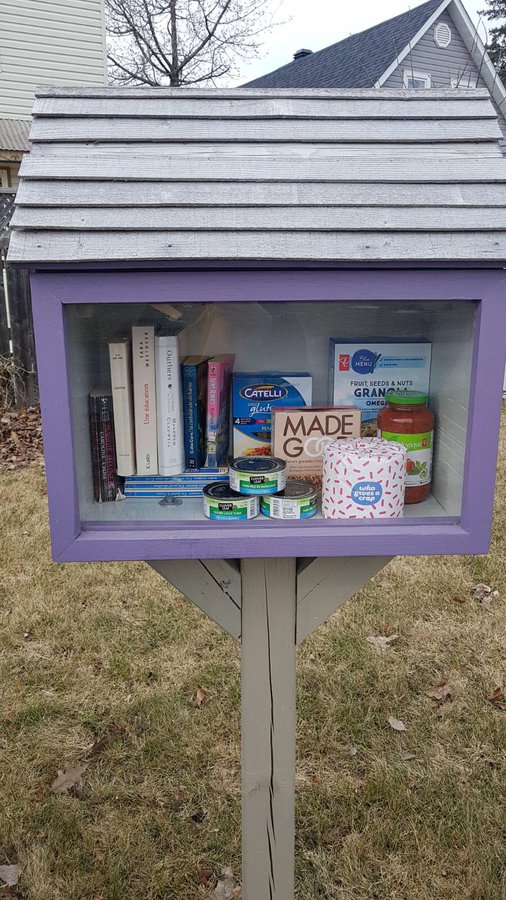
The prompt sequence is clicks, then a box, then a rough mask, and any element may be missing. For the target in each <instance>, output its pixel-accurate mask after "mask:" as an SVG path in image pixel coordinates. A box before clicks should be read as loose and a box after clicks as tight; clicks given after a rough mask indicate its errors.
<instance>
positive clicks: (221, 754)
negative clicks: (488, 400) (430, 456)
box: [0, 441, 506, 900]
mask: <svg viewBox="0 0 506 900" xmlns="http://www.w3.org/2000/svg"><path fill="white" fill-rule="evenodd" d="M503 443H504V444H506V441H504V442H503ZM505 453H506V446H503V451H502V461H501V463H500V466H499V479H498V492H497V507H496V516H495V532H494V539H493V545H492V549H491V552H490V554H489V556H487V557H480V558H467V557H466V558H432V559H427V558H419V559H405V560H397V561H395V562H394V563H392V564H391V565H390V566H388V568H387V569H386V570H385V571H384V573H383V574H381V575H380V576H379V577H377V578H376V579H375V581H374V582H373V583H371V584H370V585H369V586H368V587H367V588H366V589H365V590H364V591H362V592H361V593H360V594H359V595H357V596H356V597H355V598H354V599H353V600H352V601H350V603H349V604H348V605H347V606H346V607H345V608H344V609H343V610H341V611H340V612H339V613H338V614H337V615H335V616H334V617H333V618H332V620H331V621H330V622H329V623H328V624H327V625H325V626H324V627H323V628H321V629H320V630H319V632H318V633H317V634H316V635H314V636H313V637H312V638H311V639H309V640H307V641H306V642H305V643H304V644H303V646H302V647H301V649H300V651H299V725H298V776H297V777H298V794H297V884H298V892H297V898H298V900H316V898H318V900H351V898H353V900H355V898H357V900H373V898H375V900H376V898H377V900H447V898H448V900H449V898H451V900H504V898H506V849H505V848H506V777H505V749H506V747H505V744H506V739H505V732H506V711H502V710H501V709H500V708H498V707H496V706H494V705H493V704H492V703H491V702H490V701H489V700H488V699H487V698H488V697H489V695H490V694H491V692H492V691H493V690H494V689H495V688H497V687H502V688H504V689H506V672H505V645H506V641H505V637H506V556H505V549H506V475H505V474H504V472H505V463H506V458H505ZM0 502H1V510H2V516H1V524H0V558H1V579H0V629H1V637H0V642H1V643H0V698H1V701H0V715H1V719H2V725H1V731H0V797H1V807H0V809H1V812H0V865H2V864H14V863H19V864H20V865H21V867H22V870H23V871H22V875H21V878H20V881H19V886H18V893H17V894H16V892H15V891H12V892H11V896H17V897H20V898H24V900H162V898H164V900H169V898H170V900H194V898H195V900H197V898H199V897H201V898H204V897H208V896H210V894H211V891H212V887H213V881H212V878H211V873H215V875H217V874H218V873H219V872H220V870H221V868H222V867H223V866H232V868H233V869H234V871H235V872H237V873H239V871H240V793H239V755H238V743H239V691H240V684H239V653H238V649H237V647H236V646H235V644H234V642H233V641H232V640H231V639H229V638H228V637H227V636H225V635H224V634H223V633H221V632H220V631H219V629H218V628H217V627H215V626H214V625H212V624H211V623H210V622H209V621H207V620H206V619H205V617H204V616H203V615H201V614H200V613H199V612H198V611H197V610H196V609H195V608H194V607H192V605H191V604H190V603H189V602H187V601H186V600H184V599H183V598H182V597H181V596H180V595H179V594H177V593H176V592H175V591H173V590H171V589H170V588H168V587H167V585H166V584H165V583H164V582H163V581H162V579H161V578H159V576H157V575H156V574H155V573H154V572H153V571H152V570H150V569H149V568H148V567H147V566H146V565H145V564H143V563H138V564H114V563H110V564H97V565H65V566H57V565H54V564H53V563H52V562H51V560H50V552H49V540H48V532H47V518H46V515H47V514H46V498H45V489H44V481H43V476H42V475H41V473H40V472H39V471H35V470H33V469H25V470H21V471H18V472H3V473H1V474H0ZM478 582H486V583H488V584H490V585H493V586H496V587H497V588H498V589H499V593H500V596H499V598H496V599H494V600H493V601H492V602H491V603H490V604H489V605H482V604H480V603H478V602H477V601H476V600H474V599H471V590H472V588H473V586H474V585H476V584H477V583H478ZM456 597H460V598H461V599H463V602H456V600H455V598H456ZM393 633H396V634H398V635H399V637H398V638H397V639H396V640H395V641H394V642H392V644H391V645H390V647H389V649H388V650H387V651H386V652H384V653H378V652H376V651H375V650H374V649H373V648H372V647H371V646H370V645H369V644H368V643H367V642H366V640H365V639H366V637H367V636H368V635H371V634H379V635H388V634H393ZM443 680H447V681H448V682H450V684H451V686H452V688H451V689H452V694H451V697H450V699H448V700H447V701H446V702H444V703H438V702H437V701H436V700H434V699H431V698H430V697H428V696H427V694H426V692H427V691H430V690H431V689H433V688H434V687H435V686H436V685H437V684H438V683H440V682H441V681H443ZM199 687H203V688H204V689H205V690H206V691H207V692H208V697H207V700H206V702H205V703H204V704H203V705H202V706H201V707H200V708H199V707H197V706H195V705H192V700H193V699H194V698H195V695H196V691H197V689H198V688H199ZM389 716H395V717H396V718H397V719H401V720H402V721H403V722H405V723H406V726H407V728H408V730H407V731H406V732H405V733H400V732H396V731H394V730H392V729H391V728H390V726H389V725H388V721H387V720H388V717H389ZM350 746H353V747H354V748H356V751H357V752H356V753H355V754H354V755H351V754H350ZM411 754H413V758H406V755H411ZM83 765H86V769H85V771H84V773H83V776H82V784H81V786H78V787H77V788H76V789H75V790H74V791H72V792H71V793H70V794H69V795H62V796H59V795H55V794H54V793H52V792H51V784H52V782H53V780H54V778H55V777H56V775H57V772H58V770H62V769H65V768H66V767H75V766H83ZM208 879H210V880H209V883H208V884H205V883H202V882H206V881H207V880H208ZM214 883H215V882H214ZM0 895H1V892H0Z"/></svg>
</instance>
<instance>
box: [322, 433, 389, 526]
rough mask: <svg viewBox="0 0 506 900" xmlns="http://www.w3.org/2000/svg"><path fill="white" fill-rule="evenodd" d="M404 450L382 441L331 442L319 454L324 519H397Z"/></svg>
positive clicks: (367, 439) (359, 439) (356, 439)
mask: <svg viewBox="0 0 506 900" xmlns="http://www.w3.org/2000/svg"><path fill="white" fill-rule="evenodd" d="M405 475H406V448H405V447H403V446H402V444H398V443H396V442H395V441H385V440H383V439H382V438H354V439H350V440H339V441H332V442H331V443H329V444H327V445H326V447H325V449H324V451H323V479H322V512H323V515H324V516H325V518H326V519H379V518H385V519H387V518H397V517H399V516H402V515H403V511H404V484H405Z"/></svg>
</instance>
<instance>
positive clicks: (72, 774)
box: [51, 766, 87, 794]
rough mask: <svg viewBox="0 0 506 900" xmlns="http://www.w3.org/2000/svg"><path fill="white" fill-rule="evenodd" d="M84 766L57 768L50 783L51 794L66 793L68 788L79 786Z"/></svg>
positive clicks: (81, 781)
mask: <svg viewBox="0 0 506 900" xmlns="http://www.w3.org/2000/svg"><path fill="white" fill-rule="evenodd" d="M86 768H87V767H86V766H75V768H68V769H64V770H62V769H58V775H57V777H56V778H55V780H54V781H53V783H52V785H51V790H52V792H53V794H68V792H69V791H70V790H72V789H73V788H76V787H81V785H82V783H83V779H82V776H83V772H85V770H86Z"/></svg>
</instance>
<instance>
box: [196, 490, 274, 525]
mask: <svg viewBox="0 0 506 900" xmlns="http://www.w3.org/2000/svg"><path fill="white" fill-rule="evenodd" d="M203 493H204V515H205V516H207V518H208V519H215V520H217V521H221V522H226V521H231V520H233V521H238V520H239V521H241V520H246V519H254V518H255V516H258V513H259V509H260V501H259V499H258V497H246V496H245V495H244V494H238V493H237V491H233V490H232V489H231V488H230V487H229V485H228V484H224V483H223V481H213V482H211V484H206V486H205V488H204V492H203Z"/></svg>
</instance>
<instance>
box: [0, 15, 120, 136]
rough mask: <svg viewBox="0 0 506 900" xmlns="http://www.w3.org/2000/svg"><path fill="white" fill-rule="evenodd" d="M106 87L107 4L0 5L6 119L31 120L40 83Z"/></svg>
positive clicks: (1, 105) (0, 90)
mask: <svg viewBox="0 0 506 900" xmlns="http://www.w3.org/2000/svg"><path fill="white" fill-rule="evenodd" d="M105 83H106V51H105V30H104V15H103V0H14V2H13V0H0V117H4V118H11V119H16V118H18V119H19V118H29V116H30V112H31V108H32V105H33V97H34V92H35V87H36V86H37V85H40V84H92V85H104V84H105Z"/></svg>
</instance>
